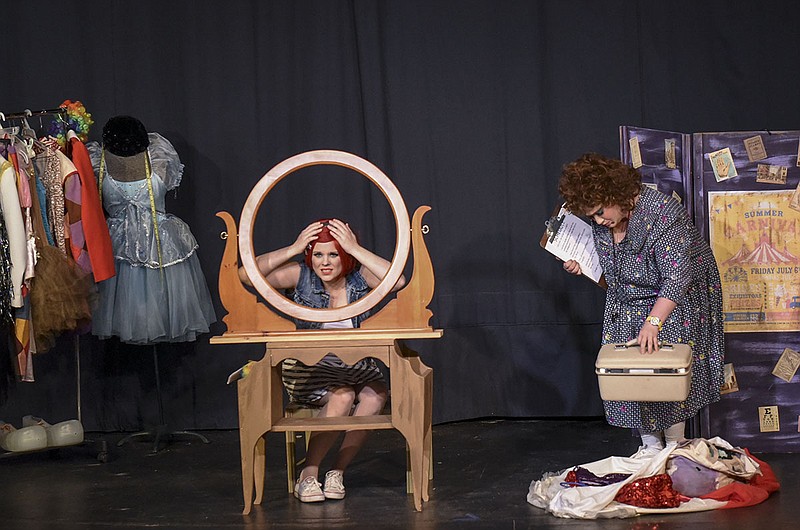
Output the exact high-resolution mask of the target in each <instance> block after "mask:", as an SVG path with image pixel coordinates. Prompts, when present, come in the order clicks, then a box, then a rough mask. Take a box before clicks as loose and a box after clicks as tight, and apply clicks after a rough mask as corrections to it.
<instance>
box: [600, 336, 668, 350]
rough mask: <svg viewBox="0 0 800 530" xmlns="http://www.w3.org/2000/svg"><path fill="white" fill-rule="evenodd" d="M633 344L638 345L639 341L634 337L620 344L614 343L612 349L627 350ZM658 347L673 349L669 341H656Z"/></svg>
mask: <svg viewBox="0 0 800 530" xmlns="http://www.w3.org/2000/svg"><path fill="white" fill-rule="evenodd" d="M634 346H639V343H638V342H637V341H636V339H633V340H631V341H628V342H625V343H622V344H614V349H615V350H627V349H628V348H633V347H634ZM658 347H659V348H660V349H667V350H674V349H675V346H673V345H672V343H669V342H659V343H658Z"/></svg>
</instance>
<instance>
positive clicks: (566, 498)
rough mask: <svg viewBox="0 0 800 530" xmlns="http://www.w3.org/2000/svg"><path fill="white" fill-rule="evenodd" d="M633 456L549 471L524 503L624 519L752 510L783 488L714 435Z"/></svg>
mask: <svg viewBox="0 0 800 530" xmlns="http://www.w3.org/2000/svg"><path fill="white" fill-rule="evenodd" d="M634 456H638V457H637V458H634V457H619V456H612V457H609V458H606V459H603V460H598V461H596V462H591V463H588V464H582V465H580V466H577V467H574V468H571V469H567V470H563V471H561V472H556V473H546V474H545V475H544V476H543V477H542V478H541V479H540V480H534V481H533V482H531V485H530V488H529V490H528V502H529V503H531V504H533V505H534V506H536V507H538V508H542V509H544V510H547V511H548V512H550V513H552V514H553V515H555V516H557V517H568V518H579V519H596V518H611V517H619V518H623V517H634V516H636V515H641V514H645V513H671V512H676V513H678V512H695V511H704V510H714V509H720V508H740V507H744V506H752V505H754V504H758V503H760V502H763V501H764V500H765V499H766V498H767V497H769V495H770V493H772V492H774V491H777V490H778V489H779V488H780V484H779V483H778V481H777V478H776V477H775V474H774V473H773V471H772V468H770V467H769V465H768V464H767V463H765V462H763V461H761V460H759V459H757V458H755V457H754V456H753V455H752V454H750V452H749V451H748V450H747V449H741V448H738V447H733V446H732V445H731V444H730V443H728V442H727V441H725V440H723V439H722V438H719V437H716V438H711V439H708V440H706V439H704V438H693V439H688V440H684V441H683V442H680V443H678V444H677V445H676V446H670V447H667V448H666V449H663V450H662V451H660V452H658V453H656V454H652V455H647V456H644V457H642V456H641V455H634Z"/></svg>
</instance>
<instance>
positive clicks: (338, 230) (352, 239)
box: [328, 219, 359, 256]
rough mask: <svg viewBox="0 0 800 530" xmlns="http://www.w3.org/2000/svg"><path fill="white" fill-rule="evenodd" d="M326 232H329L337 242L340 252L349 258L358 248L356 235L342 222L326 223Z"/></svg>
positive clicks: (335, 220) (336, 220) (332, 220)
mask: <svg viewBox="0 0 800 530" xmlns="http://www.w3.org/2000/svg"><path fill="white" fill-rule="evenodd" d="M328 230H330V231H331V235H332V236H333V238H334V239H336V241H338V242H339V245H340V246H341V247H342V250H344V251H345V252H347V253H348V254H350V255H351V256H352V255H353V253H354V251H355V250H356V249H358V248H359V244H358V239H356V235H355V234H354V233H353V231H352V230H351V229H350V225H349V224H347V223H345V222H344V221H340V220H338V219H331V220H330V222H328Z"/></svg>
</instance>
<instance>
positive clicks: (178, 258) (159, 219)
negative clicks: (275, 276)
mask: <svg viewBox="0 0 800 530" xmlns="http://www.w3.org/2000/svg"><path fill="white" fill-rule="evenodd" d="M118 118H119V117H118ZM115 119H116V118H112V119H111V120H109V123H108V124H106V128H104V131H103V138H104V144H105V145H104V147H105V151H104V150H103V147H101V146H100V145H99V144H98V143H96V142H91V143H89V144H87V146H86V147H87V149H88V150H89V154H90V157H91V161H92V166H93V167H94V170H95V173H96V174H97V175H98V178H99V189H100V193H101V197H102V201H103V206H104V207H105V209H106V211H107V212H108V220H107V222H108V229H109V233H110V235H111V243H112V247H113V249H114V258H115V264H116V276H114V277H111V278H109V279H107V280H105V281H103V282H100V283H99V284H98V287H99V289H100V301H99V304H98V306H97V308H96V309H95V311H94V315H93V320H92V333H93V334H95V335H97V336H98V337H100V338H108V337H111V336H118V337H119V338H120V340H122V341H123V342H127V343H131V344H142V345H144V344H153V343H157V342H182V341H193V340H195V339H196V338H197V335H199V334H201V333H206V332H208V329H209V325H210V324H212V323H213V322H215V320H216V318H215V315H214V310H213V307H212V304H211V295H210V294H209V291H208V286H207V285H206V280H205V277H204V276H203V272H202V270H201V268H200V261H199V260H198V258H197V254H196V249H197V247H198V245H197V241H196V240H195V238H194V236H193V235H192V233H191V231H190V230H189V227H188V225H187V224H186V223H184V222H183V221H182V220H181V219H179V218H178V217H175V216H174V215H171V214H168V213H166V212H165V207H164V204H165V201H164V198H165V195H166V193H167V191H169V190H172V189H175V188H177V187H178V186H179V185H180V182H181V177H182V175H183V167H184V166H183V164H182V163H181V161H180V159H179V158H178V153H177V152H176V151H175V148H174V147H173V146H172V144H171V143H170V142H169V141H168V140H167V139H166V138H164V137H163V136H161V135H160V134H158V133H145V134H147V137H146V139H143V140H142V145H141V146H139V147H137V146H131V145H129V144H125V143H124V142H123V141H121V140H120V138H116V139H115V138H113V137H109V135H108V134H107V132H108V131H107V128H108V127H109V125H110V124H112V121H113V120H115ZM128 119H130V120H135V118H128ZM135 121H136V123H137V124H138V125H141V124H140V123H139V122H138V120H135ZM141 127H142V130H143V126H141ZM148 141H149V147H148ZM134 167H135V169H131V170H130V171H128V170H126V169H125V168H134ZM115 171H117V172H118V174H117V175H115ZM122 173H128V175H127V176H126V175H123V174H122ZM132 173H136V176H138V179H136V180H133V179H132V178H131V177H130V175H131V174H132ZM154 211H155V214H156V215H155V218H154V216H153V213H154Z"/></svg>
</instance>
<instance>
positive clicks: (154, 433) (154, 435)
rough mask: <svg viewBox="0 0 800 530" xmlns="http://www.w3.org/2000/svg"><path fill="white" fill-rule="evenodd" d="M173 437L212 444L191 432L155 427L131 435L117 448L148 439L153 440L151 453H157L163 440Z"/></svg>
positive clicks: (118, 444) (160, 426)
mask: <svg viewBox="0 0 800 530" xmlns="http://www.w3.org/2000/svg"><path fill="white" fill-rule="evenodd" d="M173 436H194V437H195V438H199V439H200V441H201V442H203V443H204V444H207V443H211V442H210V441H209V440H208V438H206V437H205V436H203V435H202V434H198V433H196V432H190V431H168V430H167V426H166V425H158V426H157V427H154V428H152V429H150V430H149V431H141V432H135V433H133V434H129V435H128V436H126V437H125V438H123V439H122V440H120V441H118V442H117V447H122V446H123V445H125V444H126V443H128V442H129V441H131V440H134V439H137V438H146V439H152V440H153V450H152V451H151V453H157V452H158V446H159V444H160V442H161V440H162V439H164V438H166V439H167V440H169V439H170V438H171V437H173Z"/></svg>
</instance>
